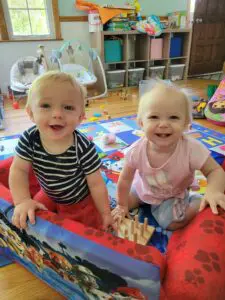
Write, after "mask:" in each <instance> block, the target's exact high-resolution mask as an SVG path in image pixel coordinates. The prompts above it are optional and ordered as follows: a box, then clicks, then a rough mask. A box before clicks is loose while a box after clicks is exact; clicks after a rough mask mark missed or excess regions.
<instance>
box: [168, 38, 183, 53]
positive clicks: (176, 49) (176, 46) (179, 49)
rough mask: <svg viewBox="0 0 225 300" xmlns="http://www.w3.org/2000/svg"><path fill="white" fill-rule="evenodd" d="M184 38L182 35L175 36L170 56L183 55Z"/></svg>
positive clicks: (172, 40)
mask: <svg viewBox="0 0 225 300" xmlns="http://www.w3.org/2000/svg"><path fill="white" fill-rule="evenodd" d="M182 53H183V39H182V37H178V36H176V37H173V38H172V39H171V44H170V57H180V56H183V55H182Z"/></svg>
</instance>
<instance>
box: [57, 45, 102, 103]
mask: <svg viewBox="0 0 225 300" xmlns="http://www.w3.org/2000/svg"><path fill="white" fill-rule="evenodd" d="M52 60H53V61H55V62H57V64H58V68H59V70H60V71H62V72H66V73H70V74H71V75H72V76H74V78H75V79H76V80H77V81H78V82H79V83H80V84H82V85H84V86H86V87H87V89H88V91H89V88H90V89H91V88H93V86H96V87H97V90H98V92H95V93H94V94H89V93H88V96H87V101H88V100H92V99H97V98H101V97H104V96H106V94H107V84H106V78H105V72H104V68H103V66H102V62H101V59H100V57H99V55H98V53H97V52H96V50H95V49H93V48H90V47H88V46H87V45H85V44H84V43H81V42H80V41H78V40H70V41H67V42H65V43H64V44H63V45H62V46H61V47H60V48H59V49H54V50H52Z"/></svg>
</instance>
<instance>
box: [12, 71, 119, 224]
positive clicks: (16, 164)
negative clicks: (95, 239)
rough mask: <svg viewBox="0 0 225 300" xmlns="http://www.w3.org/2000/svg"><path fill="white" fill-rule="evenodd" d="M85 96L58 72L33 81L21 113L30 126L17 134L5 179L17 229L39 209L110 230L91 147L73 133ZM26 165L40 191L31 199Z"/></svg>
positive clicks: (104, 191)
mask: <svg viewBox="0 0 225 300" xmlns="http://www.w3.org/2000/svg"><path fill="white" fill-rule="evenodd" d="M85 96H86V91H85V89H84V88H83V87H82V86H80V85H79V84H78V83H77V82H76V81H75V80H74V79H73V77H72V76H71V75H69V74H66V73H63V72H56V71H51V72H47V73H45V74H43V75H42V76H40V77H38V78H37V79H36V80H35V81H34V82H33V84H32V87H31V88H30V90H29V93H28V99H27V106H26V110H27V113H28V115H29V117H30V119H31V120H32V122H34V124H35V125H34V126H32V127H31V128H29V129H28V130H25V131H24V133H23V134H22V135H21V137H20V139H19V141H18V144H17V146H16V149H15V151H16V155H15V157H14V160H13V163H12V165H11V168H10V175H9V185H10V190H11V193H12V197H13V201H14V204H15V210H14V214H13V218H12V222H13V224H14V225H15V226H17V227H18V228H26V226H27V225H26V221H27V218H28V219H29V221H30V222H31V223H32V224H34V223H35V211H36V210H38V209H44V210H46V209H48V210H51V211H54V212H56V213H57V214H59V215H60V216H61V217H65V218H69V219H72V220H75V221H79V222H82V223H84V224H85V225H88V226H94V227H95V228H103V229H104V230H107V229H109V228H110V227H115V226H114V223H113V219H112V216H111V211H110V205H109V200H108V193H107V189H106V186H105V184H104V181H103V178H102V176H101V173H100V166H101V160H100V159H99V156H98V154H97V152H96V149H95V145H94V144H93V143H92V142H91V141H89V140H88V139H87V138H86V137H85V136H84V135H82V134H81V133H80V132H79V131H77V130H76V128H77V126H78V125H79V124H80V123H81V122H82V120H83V118H84V114H85ZM31 167H32V168H33V171H34V173H35V175H36V177H37V179H38V182H39V184H40V187H41V189H40V191H39V192H38V193H37V194H36V195H35V196H34V197H33V198H31V194H30V191H29V179H28V174H29V170H30V168H31Z"/></svg>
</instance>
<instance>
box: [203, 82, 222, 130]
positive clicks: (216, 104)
mask: <svg viewBox="0 0 225 300" xmlns="http://www.w3.org/2000/svg"><path fill="white" fill-rule="evenodd" d="M205 116H206V118H207V119H208V120H209V121H211V122H212V123H215V124H217V125H221V126H225V77H224V78H223V80H222V81H221V82H220V84H219V86H218V88H217V90H216V92H215V94H214V95H213V96H212V98H211V100H209V102H208V104H207V106H206V109H205Z"/></svg>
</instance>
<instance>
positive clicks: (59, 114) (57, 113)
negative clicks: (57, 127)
mask: <svg viewBox="0 0 225 300" xmlns="http://www.w3.org/2000/svg"><path fill="white" fill-rule="evenodd" d="M62 115H63V113H62V109H61V108H54V109H53V112H52V116H53V118H61V117H62Z"/></svg>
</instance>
